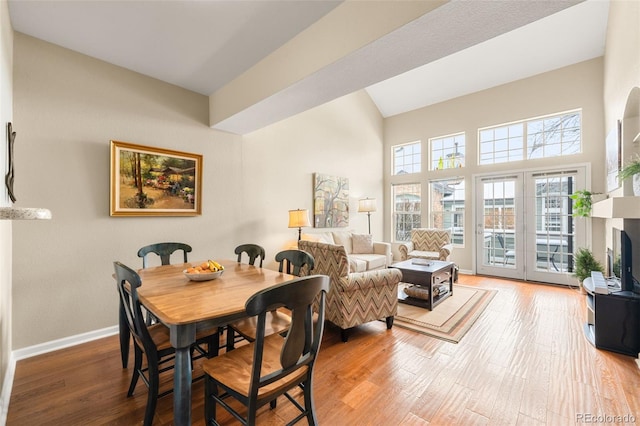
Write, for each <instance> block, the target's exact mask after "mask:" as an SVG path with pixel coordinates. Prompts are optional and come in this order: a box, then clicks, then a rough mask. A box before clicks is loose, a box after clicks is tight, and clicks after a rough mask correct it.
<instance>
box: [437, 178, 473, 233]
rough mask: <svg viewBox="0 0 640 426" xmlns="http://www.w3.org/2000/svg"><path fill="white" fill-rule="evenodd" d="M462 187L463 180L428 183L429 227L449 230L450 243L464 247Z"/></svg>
mask: <svg viewBox="0 0 640 426" xmlns="http://www.w3.org/2000/svg"><path fill="white" fill-rule="evenodd" d="M464 187H465V185H464V178H453V179H445V180H433V181H431V182H429V190H430V193H431V208H430V209H429V217H430V221H431V226H432V227H434V228H439V229H451V242H452V243H454V244H457V245H464V208H465V193H464Z"/></svg>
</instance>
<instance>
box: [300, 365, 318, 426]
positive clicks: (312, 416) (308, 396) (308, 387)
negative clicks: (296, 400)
mask: <svg viewBox="0 0 640 426" xmlns="http://www.w3.org/2000/svg"><path fill="white" fill-rule="evenodd" d="M312 381H313V378H312V377H311V376H309V379H308V380H305V381H304V386H303V388H302V389H303V395H304V408H305V410H307V421H308V422H309V426H314V425H317V424H318V419H317V418H316V407H315V404H314V403H313V383H312Z"/></svg>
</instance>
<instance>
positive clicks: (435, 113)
mask: <svg viewBox="0 0 640 426" xmlns="http://www.w3.org/2000/svg"><path fill="white" fill-rule="evenodd" d="M602 73H603V60H602V58H597V59H593V60H590V61H586V62H583V63H580V64H577V65H573V66H569V67H566V68H562V69H559V70H556V71H552V72H548V73H544V74H540V75H537V76H534V77H530V78H527V79H523V80H519V81H516V82H513V83H509V84H505V85H502V86H498V87H495V88H492V89H488V90H484V91H481V92H477V93H474V94H471V95H467V96H463V97H460V98H457V99H453V100H451V101H447V102H442V103H440V104H436V105H432V106H429V107H425V108H421V109H418V110H415V111H411V112H408V113H404V114H400V115H397V116H394V117H391V118H388V119H386V120H385V151H386V152H387V153H388V154H389V155H388V156H387V161H386V163H385V176H386V178H385V182H386V186H385V195H386V196H387V199H388V200H390V199H391V198H390V197H391V195H390V194H391V182H395V183H402V182H406V183H410V182H411V183H412V182H421V183H422V187H423V197H425V196H426V192H425V191H426V183H427V182H428V180H429V179H438V178H447V177H454V176H464V177H465V178H466V182H467V184H466V200H467V205H468V206H469V207H471V200H472V199H473V193H472V182H473V176H475V175H476V174H481V173H488V172H494V171H507V170H516V169H531V168H536V167H554V166H561V165H564V164H567V163H568V162H570V163H572V164H580V163H587V162H593V164H592V168H591V174H592V181H591V188H592V189H593V190H595V191H596V192H602V191H603V190H604V160H603V158H604V146H603V143H602V141H603V140H604V130H603V126H602V123H603V118H602V117H603V109H602V81H603V75H602ZM577 108H582V126H583V131H582V135H583V153H582V154H580V155H575V156H572V157H571V158H561V157H558V158H549V159H543V160H535V161H527V162H516V163H504V164H499V165H495V166H490V167H489V166H482V167H479V166H477V165H476V164H477V161H476V160H475V159H476V158H477V155H478V153H477V148H476V147H477V131H478V128H481V127H486V126H491V125H497V124H502V123H508V122H512V121H517V120H522V119H527V118H532V117H537V116H541V115H546V114H551V113H557V112H562V111H567V110H572V109H577ZM459 132H465V133H466V144H465V145H466V154H465V158H466V164H465V167H464V168H462V169H449V170H446V169H445V170H438V171H424V172H423V173H421V174H420V176H417V177H416V176H415V175H405V176H400V177H394V178H391V177H390V170H391V163H390V159H391V154H390V153H391V147H392V146H393V145H398V144H402V143H407V142H412V141H417V140H422V141H425V142H426V141H428V139H429V138H430V137H437V136H444V135H449V134H453V133H459ZM423 147H426V145H423ZM423 149H424V148H423ZM423 161H426V152H424V151H423ZM426 168H427V167H426V165H424V166H423V170H424V169H426ZM385 207H386V215H387V216H388V217H391V216H390V215H391V204H390V203H387V205H386V206H385ZM422 220H423V223H424V224H426V223H427V216H426V212H423V219H422ZM473 224H474V218H473V212H472V210H471V209H470V208H469V209H466V214H465V247H464V248H455V249H454V250H455V256H454V257H455V261H456V263H458V264H459V265H460V268H461V269H463V270H469V271H470V270H473V246H474V239H473V238H474V235H475V234H474V233H473V232H472V230H473ZM391 235H392V222H391V220H389V221H388V222H387V223H385V236H388V237H389V238H391ZM602 238H603V237H602V226H601V225H599V224H598V223H595V222H594V232H593V244H594V246H596V247H599V246H602V244H603V240H602Z"/></svg>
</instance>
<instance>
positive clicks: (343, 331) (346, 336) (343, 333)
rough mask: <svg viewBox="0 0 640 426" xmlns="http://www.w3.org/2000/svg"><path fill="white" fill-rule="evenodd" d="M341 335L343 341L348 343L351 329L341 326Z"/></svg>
mask: <svg viewBox="0 0 640 426" xmlns="http://www.w3.org/2000/svg"><path fill="white" fill-rule="evenodd" d="M340 337H341V339H342V342H343V343H347V340H349V330H347V329H346V328H341V329H340Z"/></svg>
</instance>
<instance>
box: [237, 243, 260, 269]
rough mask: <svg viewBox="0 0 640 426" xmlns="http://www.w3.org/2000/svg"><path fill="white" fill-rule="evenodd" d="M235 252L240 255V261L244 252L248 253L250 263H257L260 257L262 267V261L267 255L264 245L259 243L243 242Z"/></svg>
mask: <svg viewBox="0 0 640 426" xmlns="http://www.w3.org/2000/svg"><path fill="white" fill-rule="evenodd" d="M235 253H236V254H237V255H238V263H240V262H241V261H242V253H246V254H247V256H249V265H255V264H256V260H257V259H258V258H260V267H261V268H262V261H263V260H264V256H265V252H264V248H262V246H259V245H258V244H241V245H239V246H238V247H236V250H235Z"/></svg>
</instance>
